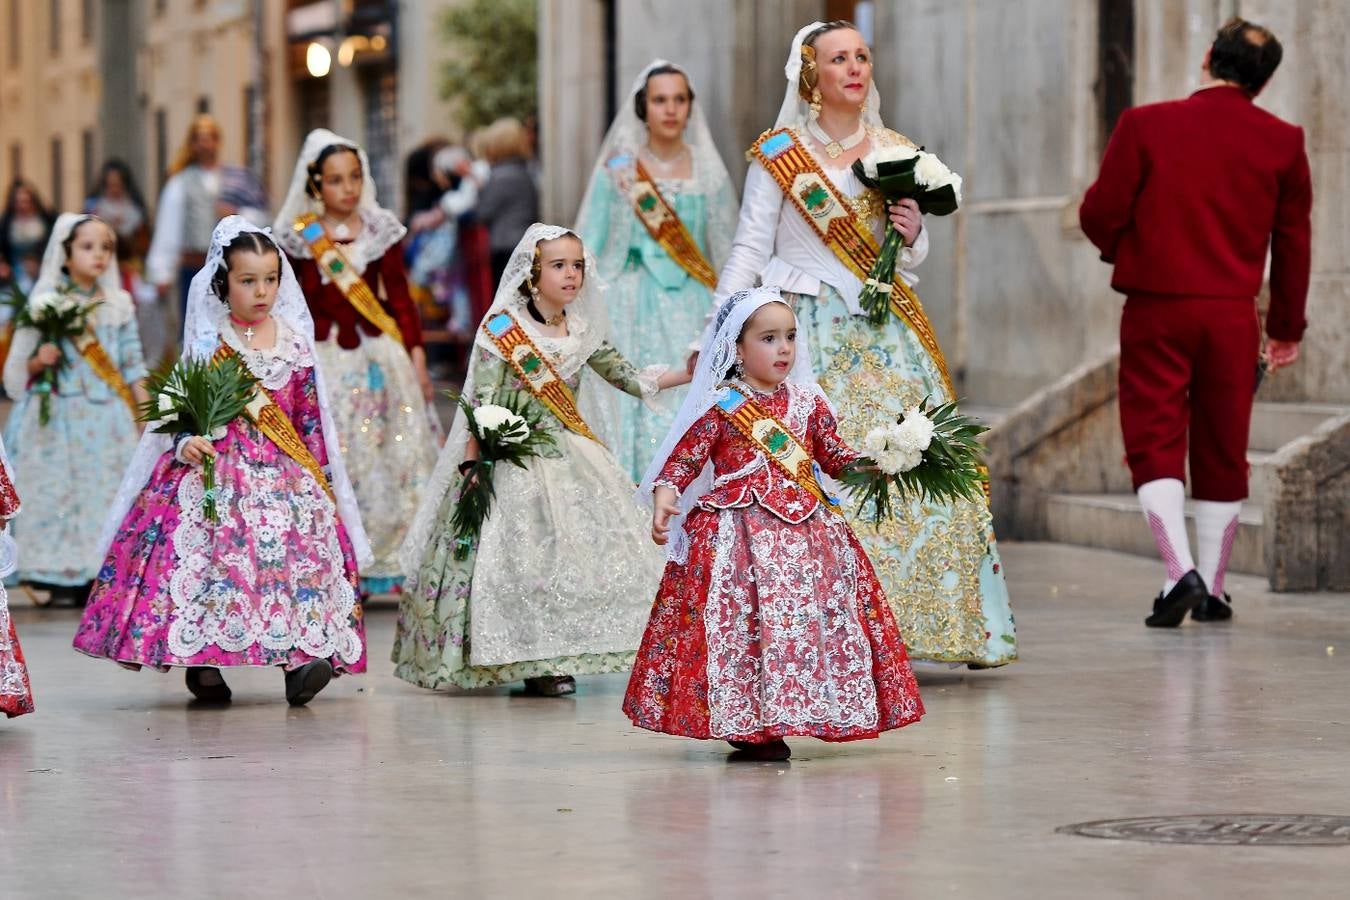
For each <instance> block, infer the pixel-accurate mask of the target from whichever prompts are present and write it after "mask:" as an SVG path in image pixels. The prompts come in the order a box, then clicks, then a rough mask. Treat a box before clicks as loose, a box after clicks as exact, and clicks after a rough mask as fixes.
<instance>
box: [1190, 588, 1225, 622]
mask: <svg viewBox="0 0 1350 900" xmlns="http://www.w3.org/2000/svg"><path fill="white" fill-rule="evenodd" d="M1191 618H1192V619H1194V620H1195V621H1197V622H1227V621H1228V620H1229V619H1231V618H1233V598H1232V597H1230V596H1228V595H1227V594H1224V595H1223V596H1222V597H1216V596H1214V595H1213V594H1210V595H1209V596H1208V597H1206V598H1205V599H1204V601H1203V602H1202V603H1201V604H1200V605H1199V606H1197V607H1196V608H1195V609H1193V610H1191Z"/></svg>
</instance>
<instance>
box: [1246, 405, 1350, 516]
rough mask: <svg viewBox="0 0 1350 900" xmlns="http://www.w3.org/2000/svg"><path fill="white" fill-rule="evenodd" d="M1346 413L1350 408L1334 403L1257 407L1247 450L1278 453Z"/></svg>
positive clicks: (1253, 411) (1253, 409)
mask: <svg viewBox="0 0 1350 900" xmlns="http://www.w3.org/2000/svg"><path fill="white" fill-rule="evenodd" d="M1347 409H1350V407H1346V406H1338V405H1336V404H1334V403H1265V402H1258V403H1254V404H1252V430H1251V435H1250V437H1248V439H1247V446H1248V447H1249V448H1251V449H1252V450H1262V451H1266V452H1270V451H1273V450H1278V449H1280V448H1281V447H1283V446H1284V445H1285V444H1287V443H1289V442H1290V441H1292V440H1294V439H1295V438H1297V437H1302V436H1303V435H1305V434H1308V433H1309V432H1311V431H1312V430H1313V429H1315V428H1316V427H1317V426H1318V425H1321V424H1322V423H1323V422H1325V421H1326V420H1327V419H1330V418H1333V417H1334V416H1341V415H1344V414H1345V413H1346V411H1347ZM1253 496H1255V495H1254V494H1253Z"/></svg>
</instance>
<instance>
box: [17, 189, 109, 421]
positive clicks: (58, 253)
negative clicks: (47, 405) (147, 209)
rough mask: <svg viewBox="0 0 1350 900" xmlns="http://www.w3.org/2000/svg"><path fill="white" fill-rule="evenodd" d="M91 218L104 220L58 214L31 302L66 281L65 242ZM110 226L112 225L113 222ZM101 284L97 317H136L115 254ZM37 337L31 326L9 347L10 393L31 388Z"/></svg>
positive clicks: (19, 392)
mask: <svg viewBox="0 0 1350 900" xmlns="http://www.w3.org/2000/svg"><path fill="white" fill-rule="evenodd" d="M88 219H94V220H96V221H99V222H103V220H102V219H100V218H98V216H90V215H85V214H84V213H61V215H60V216H59V217H58V218H57V220H56V224H55V225H53V226H52V236H51V238H49V239H48V241H47V248H46V250H44V251H43V253H42V268H41V269H40V270H39V271H38V277H37V281H35V282H33V289H32V290H31V291H29V292H28V300H27V302H28V303H32V302H33V298H35V297H40V296H42V295H43V294H50V293H52V292H53V291H55V290H57V289H59V288H60V287H61V286H62V284H63V283H64V282H65V279H66V274H65V273H64V272H62V271H61V267H62V266H64V265H65V264H66V248H65V247H64V246H63V245H64V243H65V240H66V238H68V237H70V233H71V232H72V231H74V230H75V226H76V225H78V224H80V223H81V222H84V221H86V220H88ZM104 224H105V225H106V224H107V223H106V222H104ZM108 227H109V229H110V230H111V229H112V226H110V225H109V226H108ZM114 234H116V232H114ZM98 287H99V290H100V291H101V292H102V294H103V302H102V303H101V304H100V305H99V307H98V309H97V310H96V311H95V313H94V318H95V319H97V320H98V321H100V322H103V323H105V324H110V325H124V324H126V323H127V322H130V321H131V320H132V319H133V318H134V317H135V315H136V307H135V306H134V305H133V303H132V300H131V295H130V294H128V293H127V292H126V291H124V290H122V276H121V275H120V274H119V273H118V270H117V259H116V257H114V258H113V259H112V260H110V261H109V263H108V268H106V269H104V270H103V274H102V275H100V276H99V277H98ZM38 337H39V335H38V333H37V332H36V331H34V330H33V329H31V328H24V329H20V330H18V331H16V332H15V333H14V342H13V344H12V345H11V346H10V348H9V356H8V357H7V358H6V359H5V369H4V383H5V392H6V393H8V394H9V395H10V396H11V397H22V396H23V395H24V393H25V392H26V391H27V390H28V360H29V359H31V358H32V356H33V353H34V352H36V350H37V345H38Z"/></svg>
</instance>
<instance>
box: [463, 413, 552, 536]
mask: <svg viewBox="0 0 1350 900" xmlns="http://www.w3.org/2000/svg"><path fill="white" fill-rule="evenodd" d="M455 402H456V403H458V404H459V408H460V409H461V410H463V411H464V417H465V419H466V420H467V424H468V427H469V434H471V435H473V439H474V441H476V442H477V444H478V458H477V459H475V460H472V465H469V464H468V462H469V461H467V460H466V465H465V467H464V486H463V487H462V488H461V489H460V492H459V499H458V500H456V501H455V510H454V513H453V514H452V515H451V518H450V525H451V527H452V528H454V529H455V559H466V558H468V555H469V551H470V550H471V549H473V547H474V545H475V544H477V543H478V537H479V535H481V534H482V533H483V523H484V522H485V521H487V517H488V512H489V511H491V509H492V501H493V500H494V499H495V498H496V489H495V488H494V487H493V484H492V472H493V469H494V468H495V467H496V465H497V464H498V463H510V464H511V465H513V466H518V467H520V468H522V469H523V468H525V462H526V460H528V459H530V458H531V457H535V456H539V455H540V452H541V451H542V450H543V449H544V448H546V447H552V446H554V445H555V443H556V442H555V441H554V438H553V435H552V434H550V433H549V432H547V431H545V430H544V429H543V428H541V427H540V421H539V419H540V417H539V415H538V414H537V413H535V412H534V411H533V410H531V408H530V407H529V405H528V404H527V403H526V402H525V401H524V400H523V399H522V398H520V397H519V396H514V397H512V398H510V399H509V400H508V401H507V402H506V404H505V405H498V404H494V403H484V404H483V405H481V406H478V407H474V406H471V405H470V404H469V402H468V401H467V400H465V399H464V397H463V396H459V397H456V398H455Z"/></svg>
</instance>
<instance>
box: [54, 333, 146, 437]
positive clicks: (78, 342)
mask: <svg viewBox="0 0 1350 900" xmlns="http://www.w3.org/2000/svg"><path fill="white" fill-rule="evenodd" d="M70 342H71V343H72V344H74V345H75V349H76V350H78V351H79V353H80V355H81V356H83V357H84V361H85V362H87V363H89V368H91V369H93V370H94V374H95V375H97V376H98V377H99V378H101V379H103V383H104V384H106V385H107V386H108V387H110V388H112V390H113V393H115V394H116V395H117V396H119V397H121V398H122V402H123V403H125V404H126V405H127V407H128V408H129V409H130V410H131V416H132V418H134V419H139V418H140V415H141V410H140V406H139V404H137V403H136V396H135V395H134V394H133V393H131V386H130V385H128V384H127V382H126V379H125V378H123V377H122V372H121V370H119V369H118V368H117V363H115V362H113V361H112V357H110V356H109V355H108V351H107V350H105V349H103V344H101V343H100V342H99V339H98V335H96V334H94V326H93V325H90V326H88V327H86V328H85V329H84V332H83V333H81V334H80V335H78V336H76V337H74V338H72V339H71V341H70Z"/></svg>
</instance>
